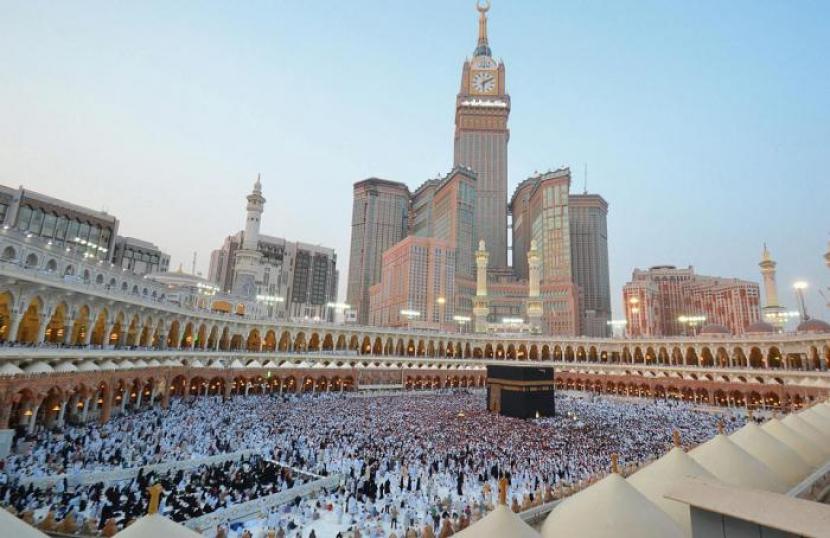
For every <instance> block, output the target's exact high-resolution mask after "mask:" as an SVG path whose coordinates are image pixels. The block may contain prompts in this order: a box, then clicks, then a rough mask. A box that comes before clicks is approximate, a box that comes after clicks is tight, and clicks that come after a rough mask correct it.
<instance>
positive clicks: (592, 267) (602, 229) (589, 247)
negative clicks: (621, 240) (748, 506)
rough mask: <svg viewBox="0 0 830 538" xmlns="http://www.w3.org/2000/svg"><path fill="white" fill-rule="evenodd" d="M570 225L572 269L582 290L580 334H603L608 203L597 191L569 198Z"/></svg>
mask: <svg viewBox="0 0 830 538" xmlns="http://www.w3.org/2000/svg"><path fill="white" fill-rule="evenodd" d="M568 206H569V208H568V209H569V217H570V228H571V268H572V270H571V272H572V274H573V280H574V283H575V284H576V285H577V286H579V287H580V289H581V290H582V300H581V301H580V309H581V311H582V334H583V335H585V336H595V337H604V336H608V334H609V326H608V322H609V321H610V320H611V286H610V283H609V275H608V221H607V217H608V203H607V202H606V201H605V200H604V199H603V198H602V196H599V195H598V194H572V195H571V196H570V197H569V198H568Z"/></svg>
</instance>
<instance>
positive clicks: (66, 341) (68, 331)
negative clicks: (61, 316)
mask: <svg viewBox="0 0 830 538" xmlns="http://www.w3.org/2000/svg"><path fill="white" fill-rule="evenodd" d="M71 343H72V321H71V320H69V321H67V323H66V325H64V326H63V345H65V346H68V345H70V344H71Z"/></svg>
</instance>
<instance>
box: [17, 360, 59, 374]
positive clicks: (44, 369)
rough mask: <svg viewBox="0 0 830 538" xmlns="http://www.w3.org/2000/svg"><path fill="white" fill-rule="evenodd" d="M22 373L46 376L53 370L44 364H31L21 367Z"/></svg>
mask: <svg viewBox="0 0 830 538" xmlns="http://www.w3.org/2000/svg"><path fill="white" fill-rule="evenodd" d="M23 371H24V372H26V373H27V374H48V373H51V372H53V371H54V370H52V367H51V366H49V365H48V364H46V363H45V362H33V363H32V364H29V365H28V366H25V367H23Z"/></svg>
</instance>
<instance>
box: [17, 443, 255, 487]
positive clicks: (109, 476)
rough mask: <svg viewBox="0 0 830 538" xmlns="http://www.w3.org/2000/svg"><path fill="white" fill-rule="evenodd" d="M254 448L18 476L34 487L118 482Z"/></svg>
mask: <svg viewBox="0 0 830 538" xmlns="http://www.w3.org/2000/svg"><path fill="white" fill-rule="evenodd" d="M257 453H258V451H256V450H238V451H236V452H227V453H225V454H216V455H215V456H208V457H206V458H195V459H189V460H181V461H169V462H164V463H155V464H151V465H143V466H139V467H128V468H125V469H112V470H106V471H87V472H81V473H61V474H53V475H49V476H26V477H21V478H20V483H21V484H23V485H29V484H31V485H32V486H34V487H36V488H44V487H48V486H52V485H54V484H56V483H58V482H60V481H61V480H63V479H66V480H67V482H68V483H69V485H70V486H77V485H84V486H87V485H90V484H97V483H99V482H103V483H104V484H109V483H111V482H120V481H122V480H130V479H132V478H135V476H137V475H138V472H139V471H140V470H142V469H143V470H144V473H145V474H146V473H148V472H155V473H157V474H164V473H167V472H170V471H178V470H180V469H195V468H196V467H199V466H201V465H214V464H217V463H224V462H226V461H230V460H237V459H239V458H247V457H249V456H251V455H253V454H257Z"/></svg>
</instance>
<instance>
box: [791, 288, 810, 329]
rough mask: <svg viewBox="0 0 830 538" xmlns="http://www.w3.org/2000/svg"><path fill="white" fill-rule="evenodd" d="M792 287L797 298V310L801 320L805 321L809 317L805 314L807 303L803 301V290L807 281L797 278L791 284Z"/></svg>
mask: <svg viewBox="0 0 830 538" xmlns="http://www.w3.org/2000/svg"><path fill="white" fill-rule="evenodd" d="M793 289H795V296H796V298H797V299H798V310H799V312H801V321H807V320H808V319H810V316H808V315H807V303H806V302H804V290H806V289H807V283H806V282H804V281H803V280H799V281H798V282H796V283H794V284H793Z"/></svg>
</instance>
